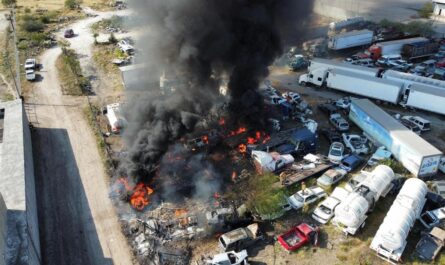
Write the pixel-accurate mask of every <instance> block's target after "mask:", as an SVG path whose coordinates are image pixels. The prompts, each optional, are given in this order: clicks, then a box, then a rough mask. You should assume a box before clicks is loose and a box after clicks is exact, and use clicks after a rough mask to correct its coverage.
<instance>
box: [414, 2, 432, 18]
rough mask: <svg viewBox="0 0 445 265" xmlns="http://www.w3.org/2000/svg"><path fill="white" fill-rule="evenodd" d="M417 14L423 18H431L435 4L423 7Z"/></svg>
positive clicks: (429, 3)
mask: <svg viewBox="0 0 445 265" xmlns="http://www.w3.org/2000/svg"><path fill="white" fill-rule="evenodd" d="M417 13H418V14H419V17H421V18H430V16H431V14H432V13H433V3H431V2H427V3H425V4H424V5H423V7H422V8H421V9H420V10H419V11H417Z"/></svg>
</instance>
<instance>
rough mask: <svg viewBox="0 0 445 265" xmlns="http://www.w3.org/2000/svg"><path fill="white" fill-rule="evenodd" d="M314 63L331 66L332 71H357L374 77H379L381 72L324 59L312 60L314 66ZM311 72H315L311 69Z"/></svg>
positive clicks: (375, 69)
mask: <svg viewBox="0 0 445 265" xmlns="http://www.w3.org/2000/svg"><path fill="white" fill-rule="evenodd" d="M312 62H314V63H319V64H324V65H330V66H332V69H337V70H338V68H341V69H343V70H347V69H354V70H356V72H357V71H363V72H369V73H371V74H372V75H373V76H377V74H378V73H379V71H380V70H379V69H377V68H369V67H365V66H360V65H353V64H349V63H344V62H341V61H336V60H329V59H322V58H314V59H312V60H311V64H312ZM311 70H313V69H311Z"/></svg>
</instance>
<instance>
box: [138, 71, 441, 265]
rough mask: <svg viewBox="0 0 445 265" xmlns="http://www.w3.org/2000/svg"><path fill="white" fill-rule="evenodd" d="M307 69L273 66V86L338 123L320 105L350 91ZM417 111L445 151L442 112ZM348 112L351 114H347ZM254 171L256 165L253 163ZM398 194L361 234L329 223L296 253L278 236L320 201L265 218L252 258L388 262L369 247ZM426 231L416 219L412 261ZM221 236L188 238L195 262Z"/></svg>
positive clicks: (322, 144)
mask: <svg viewBox="0 0 445 265" xmlns="http://www.w3.org/2000/svg"><path fill="white" fill-rule="evenodd" d="M301 73H303V72H289V70H288V69H287V68H286V67H272V68H271V76H270V80H271V82H272V85H273V86H274V87H275V88H276V89H278V90H279V91H280V92H285V91H294V92H298V93H299V94H300V95H301V96H302V98H303V99H304V100H306V101H307V102H308V103H309V104H310V106H311V109H312V111H313V114H312V115H309V116H308V118H311V119H313V120H315V121H317V122H318V130H320V129H323V128H332V125H331V124H330V123H329V121H328V116H327V115H326V114H325V113H322V112H321V111H320V110H319V109H318V108H317V105H318V104H321V103H325V102H326V101H327V100H332V99H338V98H342V97H344V96H348V95H347V94H345V93H338V92H336V91H333V90H325V89H321V88H313V87H302V86H299V85H298V77H299V75H300V74H301ZM379 106H381V107H384V109H385V110H387V111H390V112H392V113H396V112H397V113H403V114H412V112H411V111H407V110H404V109H403V108H400V107H394V106H390V105H385V104H381V105H379ZM416 114H418V115H421V116H426V117H428V118H429V119H430V120H432V130H431V131H430V132H426V133H424V134H422V137H423V138H425V139H426V140H427V141H429V142H431V143H432V144H434V145H435V146H436V147H438V148H439V149H441V150H443V148H445V139H444V135H443V129H444V127H443V126H444V125H443V124H442V123H441V121H442V118H441V117H439V116H438V115H432V114H428V113H425V112H418V113H417V112H416ZM278 116H279V115H278ZM343 116H344V117H347V115H343ZM276 118H279V117H276ZM348 121H349V120H348ZM349 123H350V124H351V126H352V125H353V123H352V122H351V121H349ZM282 126H283V127H284V128H291V127H295V126H297V127H302V125H301V123H299V122H297V121H295V120H286V121H284V122H282ZM351 132H357V133H360V130H359V129H358V128H357V127H355V126H354V127H352V129H351ZM328 149H329V143H328V141H327V140H326V139H325V137H323V136H321V135H320V134H319V137H318V149H317V152H316V153H320V154H325V155H326V154H327V152H328ZM244 159H245V160H249V157H245V158H244ZM250 170H253V169H252V168H250ZM355 173H356V172H352V173H350V174H348V175H347V177H346V178H345V180H344V181H342V183H340V184H339V186H343V185H344V183H345V182H346V181H347V180H348V179H350V178H351V176H352V175H355ZM442 177H443V176H442ZM315 180H316V177H312V178H310V179H308V180H307V181H306V182H307V183H308V186H310V185H309V184H315ZM247 181H248V180H244V181H242V182H240V183H237V184H233V183H232V184H230V183H229V184H227V187H226V188H225V190H226V191H227V193H223V194H222V197H223V198H225V199H230V198H234V196H237V194H238V195H239V194H244V193H246V188H248V187H249V186H248V185H247V184H246V182H247ZM297 186H299V185H297ZM297 189H298V188H296V187H295V186H294V187H290V188H288V190H289V191H288V192H289V194H292V192H295V191H296V190H297ZM394 198H395V195H388V196H387V197H385V198H382V199H381V200H380V201H379V203H378V204H377V205H376V208H375V209H374V211H373V212H372V213H371V214H370V215H369V217H368V219H367V221H366V226H365V227H364V228H363V229H361V230H360V231H359V232H358V234H357V235H355V236H349V237H345V235H344V234H343V233H342V232H341V231H340V230H339V229H338V228H337V227H335V226H334V225H332V224H328V225H323V226H321V233H320V237H319V246H318V247H313V246H310V245H308V246H305V247H303V248H301V249H298V250H297V251H295V252H292V253H288V252H287V251H286V250H284V249H283V248H282V246H281V245H279V244H278V242H277V241H276V237H277V236H278V235H280V234H282V233H284V232H285V231H287V230H289V229H290V228H291V227H293V226H295V225H297V224H299V223H301V222H306V223H309V224H316V222H315V220H313V219H312V218H311V216H310V215H311V214H312V211H313V210H314V208H315V206H316V205H317V203H316V204H314V205H312V206H311V207H310V208H309V209H305V213H303V212H302V211H301V210H299V211H295V210H290V211H288V212H287V213H286V214H285V215H284V216H283V217H281V218H279V219H277V220H275V221H272V222H270V223H269V222H265V223H263V225H264V226H265V230H266V234H267V237H266V239H265V240H263V241H260V242H258V243H257V244H256V245H255V246H253V247H251V248H249V249H248V253H249V260H250V261H252V263H253V264H322V263H325V264H385V262H384V261H382V260H381V259H380V258H378V257H377V256H376V255H375V253H374V252H373V251H371V250H370V249H369V245H370V242H371V241H372V238H373V237H374V235H375V233H376V231H377V229H378V228H379V226H380V224H381V223H382V221H383V218H384V217H385V215H386V213H387V211H388V209H389V208H390V206H391V205H392V202H393V200H394ZM235 200H240V198H239V196H238V197H235ZM174 207H179V208H184V209H187V206H185V205H181V204H178V205H175V206H174ZM174 207H173V208H174ZM186 211H187V210H186ZM184 216H187V213H185V214H184ZM421 230H422V229H421V227H420V225H419V224H416V226H415V227H414V229H412V230H411V233H410V235H409V237H408V246H407V248H406V249H405V251H404V254H405V255H404V256H403V257H404V260H406V261H409V262H411V261H412V259H413V258H412V257H411V256H410V253H413V250H414V247H415V245H416V244H417V242H418V239H419V238H420V232H421ZM218 236H219V234H215V235H211V236H208V237H206V238H204V239H195V240H193V241H191V242H189V243H187V244H188V245H189V246H190V247H192V251H191V252H192V256H191V259H190V260H191V261H192V262H193V261H198V260H201V258H202V256H205V257H208V256H213V255H214V254H217V253H220V252H222V251H221V249H220V248H219V246H218V240H217V238H218ZM130 243H131V242H130ZM442 260H443V258H442V256H440V257H439V258H438V261H439V262H440V261H442ZM296 261H298V263H295V262H296ZM192 264H193V263H192ZM417 264H422V263H417Z"/></svg>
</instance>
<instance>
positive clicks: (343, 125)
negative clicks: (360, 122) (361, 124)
mask: <svg viewBox="0 0 445 265" xmlns="http://www.w3.org/2000/svg"><path fill="white" fill-rule="evenodd" d="M348 126H349V125H348V124H347V123H340V127H344V128H346V127H348Z"/></svg>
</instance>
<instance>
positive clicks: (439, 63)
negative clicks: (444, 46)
mask: <svg viewBox="0 0 445 265" xmlns="http://www.w3.org/2000/svg"><path fill="white" fill-rule="evenodd" d="M436 67H445V59H442V60H440V61H438V62H437V63H436Z"/></svg>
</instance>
